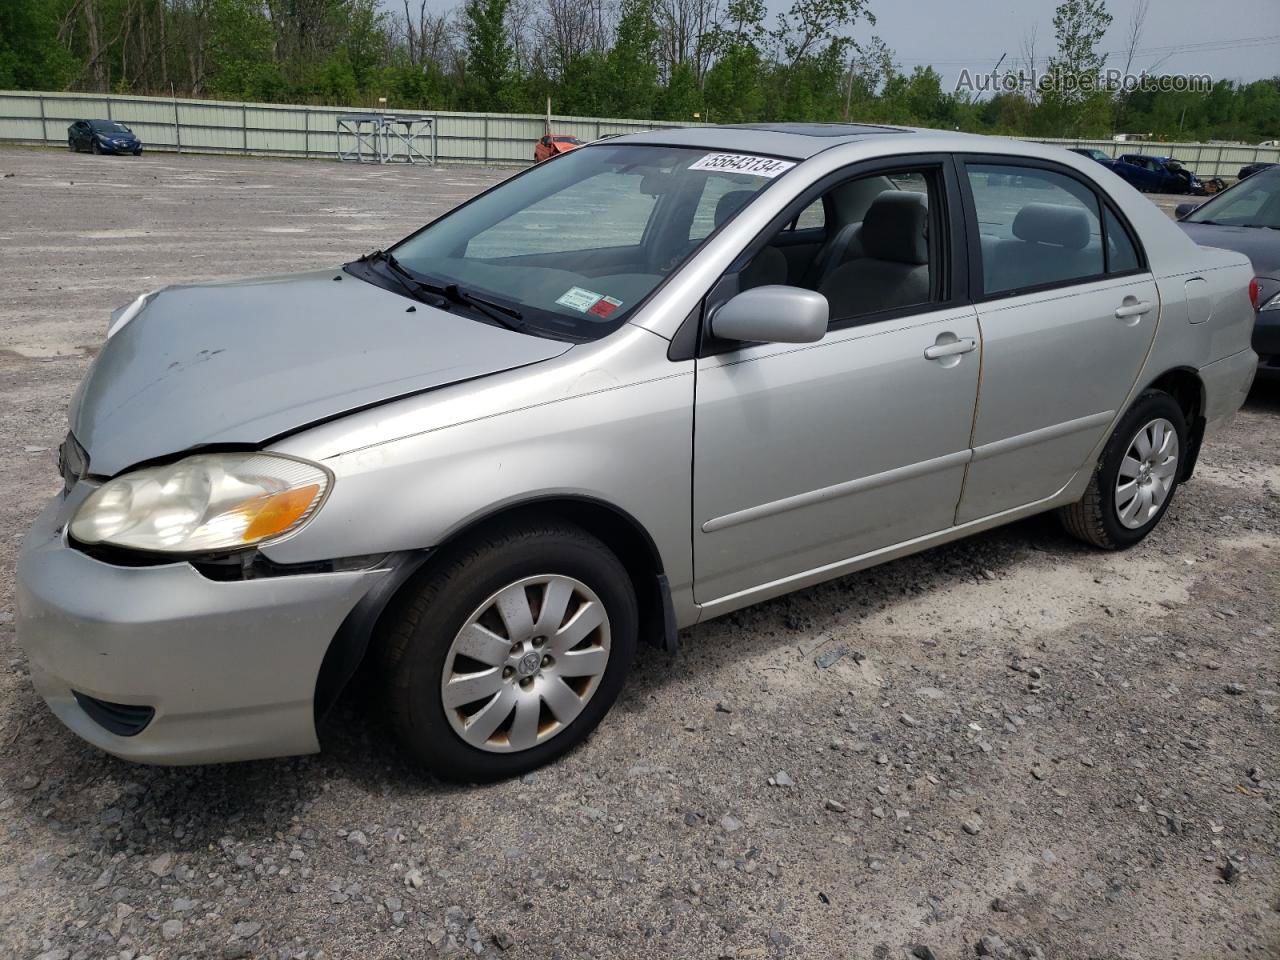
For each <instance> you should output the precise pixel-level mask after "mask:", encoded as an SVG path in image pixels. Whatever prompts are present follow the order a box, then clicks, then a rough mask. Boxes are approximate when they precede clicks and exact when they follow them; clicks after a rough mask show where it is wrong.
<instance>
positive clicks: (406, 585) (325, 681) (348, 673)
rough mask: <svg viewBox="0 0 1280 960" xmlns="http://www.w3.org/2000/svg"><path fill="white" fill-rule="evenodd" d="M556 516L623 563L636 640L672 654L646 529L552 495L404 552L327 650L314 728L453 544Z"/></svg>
mask: <svg viewBox="0 0 1280 960" xmlns="http://www.w3.org/2000/svg"><path fill="white" fill-rule="evenodd" d="M549 516H550V517H556V518H559V519H562V520H566V521H568V522H570V523H573V524H575V525H577V526H580V527H582V528H583V529H584V530H586V531H587V532H588V533H590V534H592V535H593V536H595V537H597V538H598V539H600V541H601V542H603V543H604V545H605V546H607V547H608V548H609V549H610V550H612V551H613V553H614V554H615V555H616V556H617V557H618V559H619V561H621V563H622V565H623V567H624V568H625V569H626V571H627V575H628V576H629V577H630V578H631V583H632V586H633V587H634V589H635V591H636V603H637V607H638V609H639V613H640V624H639V627H640V634H639V636H640V640H641V642H644V643H648V644H650V645H652V646H656V647H659V648H661V649H663V650H666V651H667V652H668V653H675V651H676V647H677V639H676V617H675V608H674V606H673V604H672V600H671V589H670V586H669V585H668V583H667V577H666V573H665V570H664V567H663V562H662V555H661V553H660V552H659V551H658V546H657V544H656V543H655V542H654V539H653V537H652V536H651V535H650V533H649V531H648V530H646V529H645V527H644V526H643V524H641V523H640V522H639V521H638V520H637V519H636V518H635V517H634V516H632V515H631V514H630V513H628V512H627V511H626V510H623V509H622V508H621V507H618V506H616V505H614V504H611V503H608V502H607V501H604V500H600V499H597V498H594V497H590V496H584V495H580V494H550V495H545V496H538V497H532V498H528V499H524V500H520V501H517V502H514V503H509V504H504V505H501V506H498V507H496V508H494V509H492V510H490V511H487V512H485V513H483V514H481V515H479V516H476V517H472V518H470V519H468V520H466V521H465V522H463V523H461V524H459V525H458V527H457V528H455V529H454V530H452V531H450V533H449V534H448V535H447V536H445V537H444V538H443V539H442V540H441V541H440V542H439V543H438V544H436V545H435V546H433V547H431V548H430V549H429V550H423V551H420V552H418V553H416V554H403V555H401V556H400V558H399V562H398V564H397V568H396V570H395V571H394V572H393V573H392V575H390V576H389V577H388V580H387V581H386V585H385V586H384V587H383V588H382V589H378V588H375V590H374V591H371V593H370V595H369V596H368V597H367V598H366V599H365V601H362V602H361V603H359V604H357V605H356V607H355V609H353V610H352V611H351V613H350V614H348V615H347V618H346V619H345V620H344V621H343V623H342V625H341V627H339V629H338V631H337V633H336V634H335V635H334V638H333V640H332V641H331V642H330V644H329V648H328V650H326V652H325V656H324V660H323V662H322V663H321V666H320V671H319V674H318V675H317V677H316V687H315V697H314V702H315V717H316V721H317V723H318V722H319V720H320V719H321V718H322V717H323V716H324V715H325V714H326V713H327V712H328V711H329V709H330V708H331V707H332V706H333V705H334V703H335V702H337V699H338V696H339V695H340V694H341V693H342V690H343V689H344V688H345V687H346V685H347V683H348V682H349V681H350V679H351V677H352V676H354V675H355V673H356V671H357V669H359V667H360V664H361V663H362V662H363V660H364V657H365V654H366V653H367V652H368V649H369V645H370V643H371V641H372V639H373V637H374V636H375V634H376V632H377V629H378V625H379V623H380V621H381V619H382V617H383V615H384V614H385V613H386V612H387V610H388V609H389V608H390V607H391V606H392V604H393V603H394V602H395V600H396V598H397V597H398V596H400V595H401V594H402V593H403V591H405V590H411V589H413V588H414V584H415V583H416V582H417V581H418V580H419V578H420V577H421V576H422V575H423V574H424V573H425V572H426V571H428V570H430V569H431V567H432V564H433V562H434V561H435V560H436V559H437V558H438V557H441V556H444V555H446V554H447V553H448V551H449V550H450V549H451V548H452V547H453V546H455V545H456V544H457V543H459V542H461V541H462V540H465V539H466V538H468V537H471V536H473V535H474V534H476V533H478V532H480V531H481V530H484V529H485V528H487V527H490V526H494V525H497V524H508V523H518V522H520V520H521V519H522V518H527V519H529V520H531V521H532V520H534V519H543V520H545V519H546V518H547V517H549Z"/></svg>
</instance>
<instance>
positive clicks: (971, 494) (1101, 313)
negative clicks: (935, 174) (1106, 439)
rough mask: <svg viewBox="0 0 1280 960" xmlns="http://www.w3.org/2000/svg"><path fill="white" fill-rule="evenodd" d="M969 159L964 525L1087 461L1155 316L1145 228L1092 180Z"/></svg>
mask: <svg viewBox="0 0 1280 960" xmlns="http://www.w3.org/2000/svg"><path fill="white" fill-rule="evenodd" d="M962 167H963V170H964V175H963V176H962V177H961V178H960V179H961V183H962V185H963V189H964V194H965V209H966V213H967V217H966V219H967V221H968V228H969V236H970V239H969V244H970V249H972V250H974V251H976V252H977V254H978V256H977V257H975V258H973V260H972V261H971V268H970V275H971V276H970V286H971V289H973V290H974V292H975V294H976V298H977V300H978V322H979V324H980V326H981V328H982V344H983V349H982V389H981V394H980V396H979V399H978V408H977V415H976V417H975V419H974V429H973V461H972V462H971V463H970V464H969V466H968V469H967V472H966V477H965V484H964V496H963V498H962V499H961V502H960V507H959V510H958V511H957V513H956V522H957V523H964V522H967V521H970V520H975V519H977V518H980V517H986V516H990V515H993V514H997V513H1001V512H1002V511H1005V510H1011V509H1014V508H1016V507H1020V506H1023V505H1025V504H1030V503H1034V502H1036V501H1038V500H1043V499H1045V498H1047V497H1050V496H1052V495H1053V494H1055V493H1056V492H1057V491H1058V490H1060V489H1061V488H1062V487H1063V486H1064V485H1065V484H1066V483H1067V482H1068V481H1069V480H1070V479H1071V478H1072V476H1074V475H1075V473H1076V472H1077V471H1079V470H1081V469H1084V468H1086V467H1087V466H1088V464H1087V463H1086V462H1085V461H1086V458H1087V457H1088V455H1089V453H1090V452H1091V451H1092V450H1093V448H1094V446H1095V445H1096V444H1097V442H1098V441H1099V440H1100V439H1102V437H1103V435H1104V434H1105V433H1106V431H1108V430H1109V429H1111V423H1112V422H1113V421H1114V420H1115V418H1116V416H1117V414H1118V413H1119V412H1120V408H1121V406H1122V405H1123V403H1124V400H1125V398H1126V397H1127V396H1128V394H1129V391H1130V389H1131V388H1132V386H1133V383H1134V380H1135V379H1136V378H1137V375H1138V372H1139V371H1140V370H1141V368H1142V365H1143V362H1144V361H1145V359H1146V356H1147V352H1148V349H1149V348H1150V346H1151V342H1152V338H1153V337H1154V335H1155V328H1156V320H1157V316H1158V314H1159V300H1158V295H1157V293H1156V287H1155V282H1154V280H1153V278H1152V276H1151V272H1150V270H1149V269H1148V267H1147V266H1146V261H1145V258H1144V256H1143V254H1142V251H1141V247H1140V245H1139V244H1138V242H1137V240H1136V235H1135V234H1134V232H1133V230H1132V229H1131V228H1130V227H1129V226H1128V225H1127V224H1126V223H1125V222H1124V220H1123V218H1122V217H1121V216H1120V214H1119V211H1118V209H1117V208H1115V207H1114V205H1112V204H1111V203H1110V202H1109V201H1107V200H1106V198H1105V197H1104V196H1103V195H1102V194H1101V192H1100V191H1098V190H1097V189H1096V188H1095V186H1094V185H1093V183H1092V182H1091V181H1090V180H1088V179H1087V178H1085V177H1084V176H1083V175H1081V174H1079V173H1077V172H1075V171H1073V170H1072V169H1071V168H1069V167H1065V166H1059V165H1057V164H1052V163H1048V162H1043V163H1042V162H1038V161H1024V160H1021V159H1015V158H1007V157H1006V158H1001V157H967V158H964V159H963V161H962ZM1012 172H1017V173H1018V174H1019V176H1018V177H1016V178H1014V177H1011V176H1009V174H1010V173H1012Z"/></svg>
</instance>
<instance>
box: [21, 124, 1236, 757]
mask: <svg viewBox="0 0 1280 960" xmlns="http://www.w3.org/2000/svg"><path fill="white" fill-rule="evenodd" d="M1252 280H1253V274H1252V271H1251V270H1250V268H1249V266H1248V261H1247V260H1246V259H1245V258H1244V257H1243V256H1242V255H1240V254H1236V253H1229V252H1225V251H1221V250H1211V249H1207V248H1201V247H1198V246H1196V244H1195V243H1193V242H1192V241H1191V240H1190V239H1189V238H1188V237H1187V236H1185V235H1184V234H1183V233H1182V231H1181V230H1179V229H1178V227H1176V226H1175V225H1174V224H1173V223H1171V222H1170V221H1169V220H1168V219H1167V218H1166V217H1165V216H1164V215H1163V214H1162V213H1161V212H1160V211H1159V210H1157V209H1156V208H1155V207H1154V206H1153V205H1151V204H1150V203H1149V202H1148V201H1147V200H1145V199H1144V198H1142V197H1141V196H1139V195H1138V194H1137V193H1136V192H1135V191H1134V190H1133V189H1132V188H1131V187H1129V186H1128V185H1126V184H1125V183H1123V182H1122V181H1121V180H1119V179H1118V178H1117V177H1115V176H1114V175H1113V174H1112V173H1110V172H1109V171H1107V170H1106V169H1104V168H1103V167H1101V166H1099V165H1098V164H1096V163H1093V162H1092V161H1090V160H1088V159H1086V158H1083V157H1078V156H1076V155H1074V154H1071V153H1069V152H1067V151H1065V150H1060V149H1057V148H1054V147H1047V146H1040V145H1035V144H1028V143H1016V142H1013V141H1008V140H997V139H987V138H981V137H973V136H965V135H959V134H950V133H939V132H931V131H923V130H907V129H902V128H890V127H875V126H858V125H846V126H831V125H804V124H797V125H779V126H754V127H716V128H701V129H696V130H674V131H662V132H655V133H650V134H637V135H634V136H628V137H622V138H617V139H611V140H607V141H602V142H599V143H596V144H592V145H588V146H585V147H583V148H581V149H579V150H575V151H573V152H571V153H568V154H565V155H564V156H561V157H558V158H555V159H553V160H551V161H548V162H546V163H543V164H540V165H538V166H536V167H533V168H531V169H529V170H527V171H526V172H524V173H521V174H520V175H518V176H515V177H512V178H511V179H509V180H507V181H506V182H504V183H502V184H500V185H499V186H497V187H495V188H494V189H492V190H490V191H488V192H487V193H484V194H482V195H480V196H478V197H476V198H475V199H473V200H471V201H470V202H468V203H466V204H463V205H462V206H460V207H458V208H457V209H456V210H454V211H452V212H451V213H449V214H447V215H445V216H443V217H441V218H440V219H439V220H436V221H435V222H433V223H431V224H429V225H428V226H426V227H424V228H423V229H422V230H420V231H419V232H417V233H415V234H414V235H413V236H411V237H409V238H407V239H405V240H403V241H402V242H400V243H399V244H397V245H396V246H394V247H393V248H392V249H390V250H388V251H376V252H374V253H372V254H368V255H366V256H363V257H361V258H360V259H358V260H355V261H352V262H350V263H348V264H345V265H344V266H341V267H337V268H335V269H332V270H323V271H317V272H313V273H305V274H299V275H295V276H286V277H268V278H260V279H253V280H245V281H239V282H232V283H222V284H214V285H207V286H186V287H166V288H164V289H162V290H159V291H153V292H150V293H147V294H144V295H142V296H140V297H139V298H138V299H137V300H135V301H134V302H133V303H132V304H130V305H129V306H128V307H125V308H123V309H121V310H119V311H117V313H116V314H115V315H114V317H113V320H112V323H111V325H110V329H109V332H108V334H107V340H106V343H105V344H104V346H103V349H102V351H101V353H100V355H99V356H98V357H97V359H96V361H95V362H94V364H93V366H92V368H91V369H90V371H89V373H88V375H87V377H86V378H85V381H84V383H83V384H82V385H81V387H80V389H79V391H78V392H77V394H76V396H75V398H74V401H73V403H72V409H71V412H70V426H71V430H70V432H69V433H68V435H67V437H66V440H65V442H64V444H63V446H62V460H61V463H62V473H63V476H64V478H65V489H64V491H63V492H62V494H61V495H60V496H58V497H57V498H56V499H55V500H54V502H52V503H50V504H49V506H48V508H47V509H46V510H45V512H44V513H43V514H42V515H41V516H40V518H39V519H38V520H37V521H36V523H35V526H34V528H33V529H32V530H31V532H30V534H29V535H28V536H27V537H26V539H25V541H24V543H23V548H22V553H21V558H20V561H19V569H18V600H19V609H20V614H19V619H18V635H19V639H20V641H21V643H22V644H23V645H24V647H25V648H26V650H27V652H28V654H29V656H30V661H31V667H32V670H31V673H32V677H33V679H34V681H35V684H36V686H37V687H38V689H39V691H40V693H41V694H42V695H43V696H44V698H45V699H46V701H47V702H48V703H49V706H50V707H51V709H52V710H53V711H54V712H55V713H56V714H57V715H58V716H59V717H60V718H61V719H62V720H63V721H64V722H65V723H66V724H67V726H69V727H70V728H71V729H72V730H74V731H75V732H76V733H78V734H80V735H81V736H82V737H84V738H86V739H87V740H89V741H91V742H92V743H94V744H96V745H98V746H100V747H101V748H102V749H104V750H107V751H110V752H111V753H113V754H116V755H118V756H121V757H125V758H129V759H133V760H139V761H146V762H154V763H200V762H210V761H226V760H237V759H245V758H251V757H266V756H278V755H283V754H294V753H304V752H308V751H314V750H317V749H319V742H318V739H317V733H316V728H317V723H318V721H319V719H320V718H321V717H322V716H323V714H324V713H325V711H326V710H328V709H329V708H330V706H331V705H332V704H333V702H334V700H335V698H336V697H337V696H338V695H339V693H340V692H341V690H342V689H343V686H344V684H346V682H347V681H348V679H349V678H350V677H351V675H352V673H353V672H354V671H355V669H356V668H357V667H358V666H359V665H360V664H361V662H362V661H365V660H370V659H371V660H372V661H374V663H375V665H376V667H377V669H378V670H379V671H380V675H381V677H382V682H383V683H384V685H385V702H386V706H387V708H388V711H389V713H390V715H391V718H392V720H393V724H394V727H395V729H396V730H397V731H398V733H399V736H400V738H401V740H402V741H403V744H404V746H405V748H406V749H407V751H408V752H409V753H410V754H411V755H412V756H413V757H414V758H416V759H417V760H418V761H419V762H420V763H421V764H423V765H424V766H425V767H427V768H429V769H431V770H433V771H434V772H436V773H438V774H440V775H442V776H446V777H451V778H456V779H462V780H469V781H478V780H487V779H494V778H499V777H507V776H511V775H513V774H518V773H521V772H523V771H526V770H529V769H531V768H533V767H535V766H537V765H539V764H542V763H545V762H547V761H549V760H551V759H553V758H555V757H557V756H559V755H561V754H562V753H564V752H565V751H566V750H568V749H570V748H571V747H572V746H573V745H574V744H576V743H578V742H580V741H581V740H582V739H583V738H584V737H586V736H587V735H588V734H589V733H590V732H591V730H592V729H593V728H594V727H595V725H596V724H597V723H599V722H600V720H601V718H602V717H603V716H604V714H605V713H606V712H607V711H608V709H609V707H610V706H611V704H612V703H613V702H614V700H615V699H616V697H617V696H618V692H619V690H620V688H621V686H622V684H623V681H624V679H625V676H626V674H627V670H628V667H629V666H630V664H631V660H632V657H633V654H634V652H635V649H636V645H637V644H638V643H641V642H645V643H651V644H656V645H658V646H662V647H665V648H667V649H669V650H674V649H675V647H676V637H677V631H678V630H679V629H680V628H682V627H686V626H689V625H691V624H694V623H697V622H699V621H702V620H706V619H708V618H711V617H716V616H720V615H721V614H725V613H728V612H730V611H732V610H736V609H738V608H740V607H743V606H746V605H748V604H751V603H756V602H758V601H761V600H764V599H767V598H769V597H774V596H778V595H779V594H782V593H786V592H787V591H791V590H796V589H800V588H803V587H806V586H809V585H811V584H815V583H818V582H820V581H823V580H827V579H830V578H833V577H838V576H841V575H844V574H847V573H850V572H851V571H855V570H858V569H861V568H863V567H867V566H870V565H872V564H876V563H880V562H883V561H886V560H890V559H892V558H894V557H899V556H902V555H904V554H908V553H913V552H916V551H920V550H925V549H927V548H929V547H932V546H935V545H937V544H940V543H944V542H946V541H949V540H954V539H956V538H958V537H963V536H966V535H968V534H970V533H975V532H977V531H980V530H984V529H988V528H990V527H994V526H997V525H999V524H1003V523H1008V522H1010V521H1013V520H1017V519H1019V518H1022V517H1026V516H1028V515H1030V514H1034V513H1039V512H1042V511H1049V510H1056V511H1058V512H1059V513H1060V514H1061V516H1062V519H1063V521H1064V523H1065V525H1066V527H1067V529H1068V530H1070V531H1071V532H1072V533H1074V534H1076V535H1077V536H1079V537H1081V538H1082V539H1084V540H1086V541H1088V542H1089V543H1092V544H1094V545H1096V546H1098V547H1100V548H1104V549H1120V548H1124V547H1128V546H1130V545H1132V544H1134V543H1137V542H1138V541H1139V540H1141V539H1142V538H1143V537H1145V536H1146V535H1147V534H1148V533H1150V532H1151V530H1152V529H1153V528H1154V527H1155V526H1156V524H1158V523H1159V522H1160V519H1161V517H1162V516H1163V515H1164V513H1165V511H1166V510H1167V509H1168V507H1169V503H1170V501H1171V499H1172V498H1173V497H1174V495H1175V493H1176V491H1177V489H1178V486H1179V484H1180V483H1182V482H1185V481H1186V480H1187V479H1188V478H1189V477H1190V476H1191V473H1192V470H1193V468H1194V466H1195V462H1196V456H1197V453H1198V451H1199V448H1200V444H1201V441H1202V440H1203V438H1204V437H1205V436H1206V435H1207V434H1208V433H1209V432H1210V431H1212V430H1214V429H1215V428H1217V427H1219V426H1221V425H1222V424H1224V423H1225V422H1227V421H1228V420H1230V418H1231V417H1232V416H1233V415H1234V413H1235V411H1236V410H1237V409H1238V407H1239V406H1240V404H1241V402H1242V401H1243V399H1244V397H1245V394H1246V392H1247V390H1248V388H1249V385H1250V382H1251V380H1252V378H1253V375H1254V369H1255V365H1256V360H1257V358H1256V356H1255V355H1254V353H1253V352H1252V351H1251V350H1250V348H1249V337H1250V332H1251V329H1252V326H1253V319H1254V305H1253V304H1251V302H1250V290H1251V288H1252V289H1256V285H1253V284H1252V283H1251V281H1252Z"/></svg>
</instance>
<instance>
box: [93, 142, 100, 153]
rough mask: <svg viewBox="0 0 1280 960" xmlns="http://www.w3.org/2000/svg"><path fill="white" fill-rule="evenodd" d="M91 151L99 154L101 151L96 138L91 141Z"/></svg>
mask: <svg viewBox="0 0 1280 960" xmlns="http://www.w3.org/2000/svg"><path fill="white" fill-rule="evenodd" d="M93 152H94V153H96V154H101V153H102V147H100V146H98V141H97V140H95V141H93Z"/></svg>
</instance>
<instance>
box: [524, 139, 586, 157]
mask: <svg viewBox="0 0 1280 960" xmlns="http://www.w3.org/2000/svg"><path fill="white" fill-rule="evenodd" d="M586 142H587V141H585V140H579V139H578V138H577V137H570V136H568V135H567V134H562V133H550V134H547V136H545V137H543V138H542V139H541V140H539V141H538V142H537V143H535V144H534V145H533V162H534V163H541V162H542V161H543V160H550V159H551V158H552V157H555V156H558V155H559V154H562V153H568V152H569V151H570V150H576V149H577V148H578V147H580V146H582V145H583V144H584V143H586Z"/></svg>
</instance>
